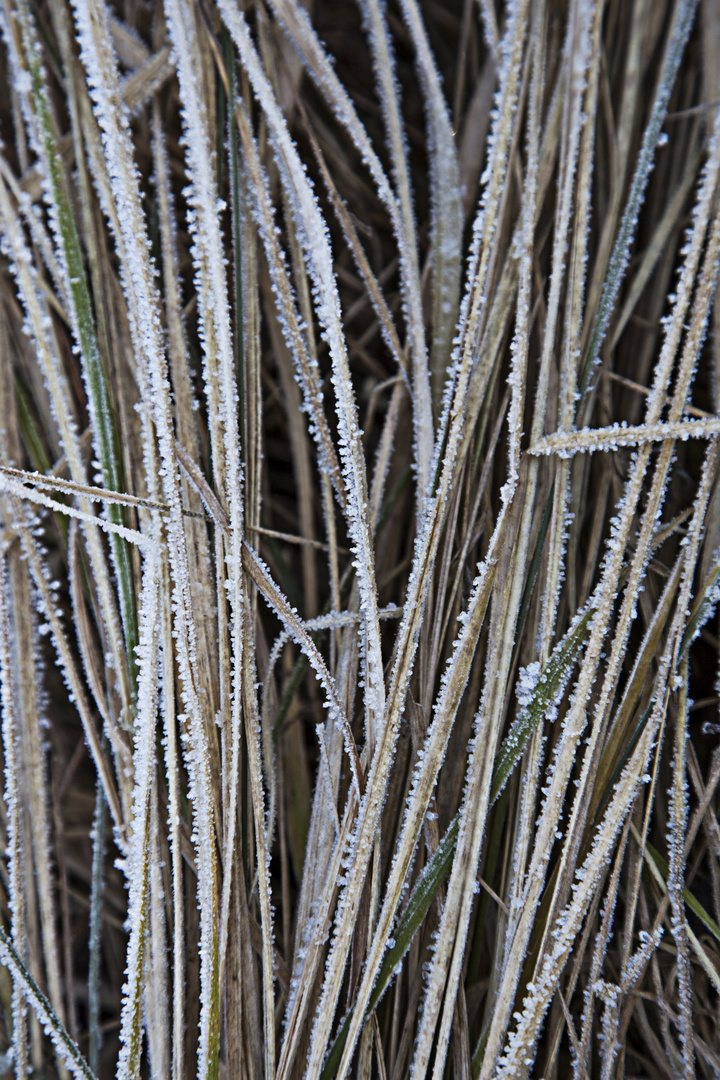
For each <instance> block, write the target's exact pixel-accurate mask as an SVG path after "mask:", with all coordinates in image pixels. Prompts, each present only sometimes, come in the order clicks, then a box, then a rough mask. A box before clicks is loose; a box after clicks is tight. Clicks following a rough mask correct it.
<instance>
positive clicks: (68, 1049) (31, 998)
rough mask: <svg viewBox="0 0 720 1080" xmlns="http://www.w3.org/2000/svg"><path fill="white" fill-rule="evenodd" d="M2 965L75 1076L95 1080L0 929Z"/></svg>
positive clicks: (72, 1041) (74, 1043) (77, 1048)
mask: <svg viewBox="0 0 720 1080" xmlns="http://www.w3.org/2000/svg"><path fill="white" fill-rule="evenodd" d="M0 963H2V964H4V965H5V967H6V968H8V969H9V971H10V973H11V975H12V977H13V981H14V982H15V983H16V985H19V986H20V988H21V990H22V992H23V994H24V995H25V998H26V999H27V1001H28V1002H29V1004H30V1005H31V1006H32V1007H33V1009H34V1010H35V1014H36V1016H37V1018H38V1020H39V1021H40V1023H41V1024H42V1026H43V1028H44V1030H45V1031H46V1033H47V1034H48V1035H49V1036H50V1038H51V1039H52V1041H53V1044H54V1046H55V1049H56V1050H57V1052H58V1054H59V1055H60V1056H61V1057H62V1059H63V1060H64V1062H65V1064H66V1065H67V1067H68V1069H69V1070H70V1072H71V1073H72V1074H73V1076H75V1077H77V1078H78V1080H95V1077H94V1074H93V1073H92V1071H91V1070H90V1066H89V1065H88V1063H87V1061H86V1060H85V1058H84V1057H83V1056H82V1053H81V1052H80V1048H79V1047H78V1045H77V1043H76V1042H75V1040H74V1039H72V1038H71V1036H70V1035H69V1034H68V1031H67V1030H66V1028H65V1026H64V1024H62V1023H61V1021H60V1019H59V1017H58V1015H57V1013H56V1012H55V1010H54V1009H53V1007H52V1005H51V1004H50V1002H49V1001H48V999H47V998H46V997H45V995H44V994H43V992H42V990H41V989H40V987H39V986H38V984H37V983H36V982H35V980H34V979H33V977H32V975H31V974H30V972H29V971H28V969H27V968H26V967H25V964H24V963H23V961H22V959H21V957H20V956H19V954H18V952H17V950H16V948H15V946H14V945H13V943H12V941H11V940H10V938H9V937H8V936H7V934H6V933H5V929H4V927H3V926H0Z"/></svg>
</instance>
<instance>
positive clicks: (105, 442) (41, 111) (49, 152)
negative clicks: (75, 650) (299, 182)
mask: <svg viewBox="0 0 720 1080" xmlns="http://www.w3.org/2000/svg"><path fill="white" fill-rule="evenodd" d="M21 25H22V28H23V44H24V48H25V57H26V61H27V64H28V68H29V71H30V77H31V86H32V90H31V98H32V103H33V108H34V110H35V114H36V117H37V120H38V123H39V127H40V133H41V138H42V144H43V152H44V155H45V163H46V167H47V172H48V177H49V180H50V187H51V192H52V199H53V204H54V212H55V215H56V220H55V225H56V229H57V238H58V243H59V246H60V248H61V254H62V257H63V259H64V262H65V269H66V273H67V280H68V286H69V295H70V299H71V301H72V309H73V310H72V313H71V314H72V323H73V332H74V335H75V337H76V339H77V342H78V344H79V346H80V354H81V357H82V361H83V368H84V373H85V382H86V388H87V392H88V405H89V411H90V416H91V422H92V426H93V432H94V436H95V440H96V445H97V450H98V453H99V456H100V467H101V470H102V477H103V484H104V485H105V487H106V488H108V490H110V491H123V490H124V484H123V473H122V461H121V456H120V446H119V442H118V435H117V428H116V426H115V417H114V411H113V405H112V398H111V395H110V389H109V386H108V382H107V378H106V375H105V368H104V366H103V362H102V357H101V355H100V348H99V345H98V338H97V331H96V327H95V316H94V312H93V307H92V303H91V300H90V292H89V290H88V284H87V278H86V276H85V267H84V264H83V257H82V249H81V247H80V238H79V236H78V230H77V224H76V222H75V215H74V213H73V209H72V206H71V203H70V199H69V197H68V192H67V186H66V177H65V169H64V166H63V162H62V158H61V156H60V153H59V150H58V145H57V139H56V135H55V124H54V121H53V117H52V113H51V110H50V104H49V102H48V97H47V90H46V86H45V77H44V71H43V66H42V61H41V57H40V52H39V49H38V47H37V42H36V39H35V36H34V33H33V30H32V24H31V22H30V14H29V11H28V9H27V8H26V7H25V6H24V5H23V8H22V18H21ZM108 514H109V517H110V520H111V521H112V522H113V524H115V525H126V524H127V522H126V519H125V511H124V510H123V507H122V506H119V505H117V504H114V503H110V505H109V507H108ZM111 543H112V547H113V554H114V556H115V567H116V571H117V576H118V587H119V592H120V606H121V613H122V620H123V629H124V632H125V645H126V649H127V662H128V668H129V671H130V678H131V684H132V686H133V690H134V689H135V688H136V686H137V664H136V660H135V648H136V646H137V641H138V638H137V611H136V602H135V586H134V580H133V572H132V563H131V559H130V550H129V547H128V545H127V543H126V541H125V540H123V539H122V537H120V536H116V535H115V536H113V537H112V540H111Z"/></svg>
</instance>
